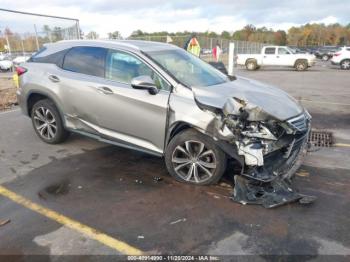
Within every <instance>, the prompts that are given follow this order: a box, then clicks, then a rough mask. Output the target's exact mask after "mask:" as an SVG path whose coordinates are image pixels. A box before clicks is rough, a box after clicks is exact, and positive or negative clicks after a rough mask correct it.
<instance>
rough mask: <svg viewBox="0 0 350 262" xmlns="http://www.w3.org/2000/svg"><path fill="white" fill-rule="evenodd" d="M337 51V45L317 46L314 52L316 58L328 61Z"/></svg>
mask: <svg viewBox="0 0 350 262" xmlns="http://www.w3.org/2000/svg"><path fill="white" fill-rule="evenodd" d="M337 51H339V47H337V46H322V47H320V48H318V49H317V50H316V51H315V53H314V54H315V56H316V57H317V58H320V59H322V60H323V61H328V60H329V59H331V58H332V57H333V54H334V53H335V52H337Z"/></svg>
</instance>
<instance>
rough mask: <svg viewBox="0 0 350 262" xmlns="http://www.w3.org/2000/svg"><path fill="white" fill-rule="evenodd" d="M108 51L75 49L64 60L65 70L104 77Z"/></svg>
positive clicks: (95, 48)
mask: <svg viewBox="0 0 350 262" xmlns="http://www.w3.org/2000/svg"><path fill="white" fill-rule="evenodd" d="M106 54H107V50H106V49H105V48H101V47H87V46H82V47H73V48H72V49H70V50H69V51H68V53H67V54H66V56H65V58H64V62H63V69H65V70H69V71H72V72H76V73H81V74H86V75H91V76H98V77H104V67H105V58H106Z"/></svg>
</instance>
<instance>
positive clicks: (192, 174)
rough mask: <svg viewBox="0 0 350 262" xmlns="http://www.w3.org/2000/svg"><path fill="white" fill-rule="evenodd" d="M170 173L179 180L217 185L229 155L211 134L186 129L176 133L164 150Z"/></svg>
mask: <svg viewBox="0 0 350 262" xmlns="http://www.w3.org/2000/svg"><path fill="white" fill-rule="evenodd" d="M165 163H166V166H167V169H168V171H169V173H170V174H171V175H172V176H173V177H174V178H175V179H176V180H178V181H180V182H185V183H191V184H196V185H209V184H215V183H217V182H218V181H219V179H220V178H221V176H222V174H223V173H224V172H225V169H226V155H225V153H224V152H223V151H221V149H220V148H218V147H217V146H216V145H215V143H214V141H213V140H212V139H211V138H209V137H208V136H206V135H204V134H202V133H200V132H198V131H196V130H194V129H187V130H185V131H182V132H181V133H179V134H177V135H176V136H175V137H174V138H173V139H172V140H171V141H170V143H169V145H168V146H167V148H166V152H165Z"/></svg>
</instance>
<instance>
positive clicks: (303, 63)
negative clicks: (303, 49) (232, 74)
mask: <svg viewBox="0 0 350 262" xmlns="http://www.w3.org/2000/svg"><path fill="white" fill-rule="evenodd" d="M236 61H237V64H238V65H244V66H246V68H247V69H248V70H256V69H259V68H260V67H261V66H288V67H294V68H295V69H296V70H297V71H304V70H307V69H308V68H309V67H310V66H313V65H314V64H315V62H316V61H315V56H314V55H311V54H296V53H295V52H294V51H293V50H292V49H290V48H289V47H287V46H265V47H263V48H262V50H261V54H239V55H237V60H236Z"/></svg>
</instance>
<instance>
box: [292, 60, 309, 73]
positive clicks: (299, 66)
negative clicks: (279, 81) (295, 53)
mask: <svg viewBox="0 0 350 262" xmlns="http://www.w3.org/2000/svg"><path fill="white" fill-rule="evenodd" d="M294 67H295V69H296V70H297V71H305V70H307V68H308V64H307V62H306V61H304V60H299V61H296V62H295V65H294Z"/></svg>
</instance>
